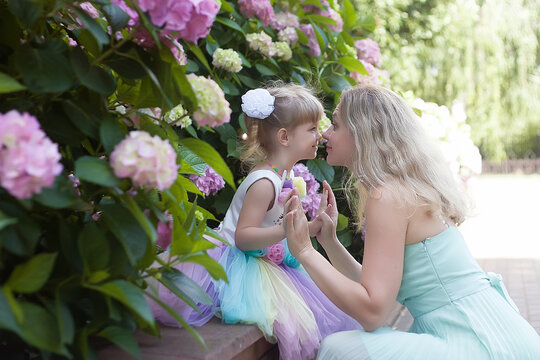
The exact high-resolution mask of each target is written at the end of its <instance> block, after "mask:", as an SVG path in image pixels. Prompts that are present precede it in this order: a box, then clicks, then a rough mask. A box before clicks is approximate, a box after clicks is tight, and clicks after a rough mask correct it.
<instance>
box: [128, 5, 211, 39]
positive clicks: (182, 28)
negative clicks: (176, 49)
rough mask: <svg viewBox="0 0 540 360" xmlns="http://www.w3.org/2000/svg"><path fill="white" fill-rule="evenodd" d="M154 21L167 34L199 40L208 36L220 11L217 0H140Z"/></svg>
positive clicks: (143, 9)
mask: <svg viewBox="0 0 540 360" xmlns="http://www.w3.org/2000/svg"><path fill="white" fill-rule="evenodd" d="M137 3H138V5H139V7H140V8H141V10H142V11H144V12H147V13H148V14H149V15H150V20H151V21H152V23H153V24H154V25H156V26H158V27H163V32H164V33H165V34H167V35H171V34H173V35H174V34H178V36H179V37H180V38H182V39H184V40H187V41H191V42H197V40H198V39H200V38H203V37H206V35H208V33H209V32H210V28H211V26H212V24H213V23H214V19H215V18H216V15H217V13H218V11H219V5H218V3H217V2H216V1H215V0H164V1H163V0H138V1H137Z"/></svg>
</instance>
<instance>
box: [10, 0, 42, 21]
mask: <svg viewBox="0 0 540 360" xmlns="http://www.w3.org/2000/svg"><path fill="white" fill-rule="evenodd" d="M42 7H43V5H41V4H40V3H38V2H36V1H32V0H17V1H10V2H9V10H10V11H11V13H12V14H13V15H15V16H16V17H18V18H19V19H20V20H21V21H22V22H23V23H24V24H25V25H26V26H27V27H31V26H32V25H33V24H34V23H35V22H36V20H37V19H38V18H39V16H40V13H41V11H42V10H43V9H42Z"/></svg>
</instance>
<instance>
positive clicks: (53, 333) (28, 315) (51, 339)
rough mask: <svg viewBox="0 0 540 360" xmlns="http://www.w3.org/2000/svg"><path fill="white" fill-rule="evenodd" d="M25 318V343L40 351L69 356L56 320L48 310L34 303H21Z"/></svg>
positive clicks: (23, 326)
mask: <svg viewBox="0 0 540 360" xmlns="http://www.w3.org/2000/svg"><path fill="white" fill-rule="evenodd" d="M19 304H20V306H21V308H22V311H23V314H24V317H23V319H24V320H23V323H22V324H21V328H22V329H23V331H24V333H23V335H22V338H23V340H24V341H25V342H27V343H29V344H30V345H32V346H35V347H36V348H38V349H42V350H47V351H51V352H54V353H56V354H60V355H63V356H67V357H70V356H69V353H68V351H67V349H66V348H65V347H64V345H62V343H61V340H60V333H59V328H58V324H57V323H56V319H55V317H54V316H52V315H51V314H50V313H49V312H48V311H47V310H45V309H44V308H42V307H41V306H38V305H36V304H33V303H29V302H20V303H19Z"/></svg>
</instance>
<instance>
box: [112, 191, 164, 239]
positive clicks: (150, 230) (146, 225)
mask: <svg viewBox="0 0 540 360" xmlns="http://www.w3.org/2000/svg"><path fill="white" fill-rule="evenodd" d="M121 199H122V200H123V201H124V204H125V205H126V207H127V208H128V210H129V212H130V213H131V215H133V216H134V217H135V219H137V221H138V222H139V225H140V226H141V227H142V228H143V229H144V233H145V234H146V237H147V238H148V239H149V240H150V242H151V243H155V242H156V239H157V233H156V229H155V227H154V225H152V223H151V222H150V219H148V217H147V216H146V215H144V213H143V211H142V210H141V208H140V207H139V205H138V204H137V202H136V201H135V200H134V199H133V198H132V197H131V196H130V195H128V194H125V193H124V194H123V195H122V196H121Z"/></svg>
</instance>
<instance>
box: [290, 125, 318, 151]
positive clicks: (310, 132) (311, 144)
mask: <svg viewBox="0 0 540 360" xmlns="http://www.w3.org/2000/svg"><path fill="white" fill-rule="evenodd" d="M318 126H319V121H317V122H316V123H305V124H301V125H298V126H296V127H295V128H294V129H293V130H292V131H291V139H292V141H291V147H290V149H291V151H294V154H295V155H296V156H297V157H298V159H299V160H302V159H314V158H315V157H316V156H317V146H318V144H319V141H320V140H321V138H322V136H321V134H320V133H319V130H318Z"/></svg>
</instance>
